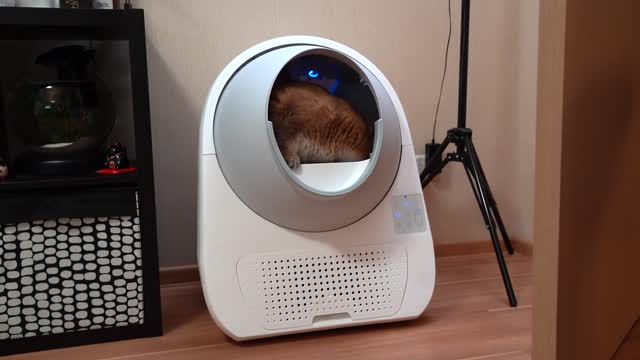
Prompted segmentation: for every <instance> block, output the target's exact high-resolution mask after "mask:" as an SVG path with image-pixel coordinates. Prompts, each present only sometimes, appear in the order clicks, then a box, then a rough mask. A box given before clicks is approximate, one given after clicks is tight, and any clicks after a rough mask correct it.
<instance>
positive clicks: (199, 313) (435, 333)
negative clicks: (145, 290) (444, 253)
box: [6, 254, 532, 360]
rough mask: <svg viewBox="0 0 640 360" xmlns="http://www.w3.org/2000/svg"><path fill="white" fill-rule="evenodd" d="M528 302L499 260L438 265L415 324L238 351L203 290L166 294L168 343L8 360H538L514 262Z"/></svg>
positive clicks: (528, 281)
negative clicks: (509, 286)
mask: <svg viewBox="0 0 640 360" xmlns="http://www.w3.org/2000/svg"><path fill="white" fill-rule="evenodd" d="M508 260H509V266H510V271H511V275H512V279H513V282H514V285H515V288H516V292H517V295H518V297H519V300H520V306H519V307H518V308H517V309H512V308H509V306H508V304H507V301H506V297H505V293H504V289H503V286H502V280H501V279H500V274H499V272H498V270H497V264H496V261H495V256H494V255H492V254H481V255H465V256H452V257H443V258H439V259H438V260H437V271H438V274H437V285H436V290H435V294H434V297H433V300H432V302H431V304H430V305H429V307H428V308H427V311H426V312H425V313H424V314H423V316H422V317H420V318H419V319H417V320H415V321H411V322H404V323H396V324H386V325H375V326H367V327H360V328H351V329H342V330H334V331H326V332H320V333H313V334H304V335H293V336H286V337H280V338H276V339H269V340H260V341H253V342H249V343H246V344H238V343H235V342H233V341H232V340H231V339H229V338H227V337H225V336H224V335H223V334H222V332H220V330H218V329H217V328H216V326H215V325H214V324H213V322H212V320H211V318H210V317H209V314H208V313H207V311H206V309H205V304H204V300H203V299H202V292H201V289H200V286H199V285H198V284H184V285H176V286H169V287H165V288H164V289H163V290H162V300H163V310H164V311H163V314H164V319H163V321H164V325H165V336H163V337H159V338H151V339H140V340H133V341H123V342H116V343H109V344H100V345H90V346H84V347H78V348H70V349H62V350H54V351H48V352H41V353H34V354H23V355H17V356H13V357H7V358H6V359H7V360H9V359H11V360H13V359H47V360H70V359H83V360H89V359H141V360H147V359H148V360H151V359H154V360H164V359H171V360H180V359H189V360H191V359H225V360H226V359H278V360H280V359H331V360H338V359H355V358H358V359H360V358H362V359H367V360H375V359H466V360H507V359H512V360H524V359H530V358H531V355H530V347H531V301H532V275H531V261H530V258H528V257H524V256H522V255H514V256H511V257H509V259H508Z"/></svg>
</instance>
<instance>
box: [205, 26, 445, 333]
mask: <svg viewBox="0 0 640 360" xmlns="http://www.w3.org/2000/svg"><path fill="white" fill-rule="evenodd" d="M305 56H309V57H307V58H305ZM313 56H320V59H322V57H327V58H331V60H327V61H337V62H338V63H342V64H346V66H348V67H350V68H351V69H353V70H354V71H355V72H357V73H358V74H360V75H361V76H362V80H361V83H362V84H364V86H365V87H366V88H367V89H370V90H371V94H373V96H374V97H375V104H376V106H377V111H378V112H377V113H376V116H378V115H379V117H380V119H379V121H375V138H374V139H375V141H374V143H375V145H374V150H373V153H372V154H371V157H370V159H368V160H365V161H361V162H352V163H327V164H303V165H301V167H300V168H299V169H297V170H295V171H292V170H290V169H289V168H288V167H287V166H286V163H285V162H284V160H283V158H282V155H281V154H280V152H279V151H278V149H277V145H275V140H274V137H273V129H272V127H271V123H270V122H269V121H268V111H267V109H268V99H269V95H270V91H271V88H272V87H273V84H274V82H275V81H276V77H278V74H279V73H280V72H281V71H282V69H283V68H284V67H285V66H286V65H287V64H289V63H291V62H292V61H293V60H295V59H302V58H304V59H312V58H313ZM305 61H306V60H305ZM305 71H306V70H305ZM316 74H317V72H315V70H309V75H316ZM316 76H317V75H316ZM198 192H199V204H198V263H199V269H200V276H201V281H202V286H203V291H204V296H205V299H206V302H207V306H208V309H209V311H210V313H211V316H212V317H213V319H214V320H215V322H216V323H217V325H218V326H219V327H220V328H221V329H222V330H223V331H224V332H225V333H226V334H227V335H229V336H230V337H232V338H233V339H236V340H247V339H254V338H261V337H268V336H275V335H282V334H290V333H298V332H306V331H314V330H321V329H329V328H337V327H346V326H356V325H365V324H373V323H381V322H391V321H400V320H408V319H414V318H416V317H418V316H420V314H422V312H423V311H424V310H425V308H426V306H427V304H428V303H429V301H430V299H431V296H432V293H433V288H434V282H435V258H434V253H433V241H432V238H431V231H430V227H429V222H428V218H427V213H426V209H425V204H424V200H423V197H422V188H421V186H420V183H419V176H418V171H417V168H416V160H415V155H414V151H413V145H412V142H411V136H410V133H409V127H408V124H407V120H406V117H405V114H404V112H403V109H402V106H401V104H400V101H399V99H398V97H397V95H396V93H395V92H394V90H393V89H392V87H391V85H390V84H389V82H388V81H387V79H386V78H385V77H384V75H383V74H382V73H381V72H380V71H379V70H378V69H377V68H376V67H375V66H374V65H373V64H372V63H371V62H369V61H368V60H367V59H366V58H365V57H364V56H362V55H360V54H359V53H357V52H356V51H354V50H352V49H350V48H348V47H346V46H344V45H341V44H339V43H336V42H334V41H330V40H327V39H322V38H317V37H308V36H294V37H282V38H277V39H273V40H269V41H266V42H264V43H261V44H258V45H256V46H254V47H252V48H250V49H248V50H247V51H245V52H243V53H242V54H240V55H239V56H238V57H237V58H235V59H234V60H233V61H232V62H231V63H230V64H229V65H228V66H227V67H226V68H225V69H224V70H223V71H222V72H221V74H220V75H219V77H218V78H217V80H216V81H215V82H214V84H213V86H212V88H211V91H210V93H209V97H208V99H207V103H206V105H205V108H204V112H203V118H202V126H201V130H200V159H199V188H198Z"/></svg>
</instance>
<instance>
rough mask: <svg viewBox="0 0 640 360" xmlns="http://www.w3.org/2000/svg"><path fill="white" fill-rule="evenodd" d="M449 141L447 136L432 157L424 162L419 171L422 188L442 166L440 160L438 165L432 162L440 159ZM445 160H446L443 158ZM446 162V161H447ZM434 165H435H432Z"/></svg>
mask: <svg viewBox="0 0 640 360" xmlns="http://www.w3.org/2000/svg"><path fill="white" fill-rule="evenodd" d="M450 143H451V139H450V138H449V136H447V137H446V138H445V139H444V141H443V142H442V144H441V145H440V147H439V148H438V150H437V151H436V153H435V154H433V156H432V157H430V158H429V159H427V162H426V163H425V166H424V169H423V170H422V172H421V173H420V183H421V184H422V188H423V189H424V188H425V187H426V186H427V185H428V184H429V183H430V182H431V180H433V179H434V178H435V177H436V175H438V173H439V172H440V171H441V170H442V168H444V165H445V164H443V163H444V162H443V161H441V162H440V164H438V166H435V165H434V163H435V162H436V160H437V159H442V154H443V153H444V151H445V150H446V149H447V146H449V144H450ZM445 161H446V160H445ZM447 162H448V161H447ZM434 166H435V167H434Z"/></svg>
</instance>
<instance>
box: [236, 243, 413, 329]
mask: <svg viewBox="0 0 640 360" xmlns="http://www.w3.org/2000/svg"><path fill="white" fill-rule="evenodd" d="M238 277H239V279H240V284H241V288H242V292H243V294H244V296H245V298H246V299H247V300H248V301H249V302H250V304H251V307H252V308H254V309H258V311H259V312H261V313H262V323H263V327H264V328H265V329H273V330H275V329H284V328H292V327H303V326H309V325H312V324H313V323H314V322H319V321H324V320H331V319H344V318H347V319H348V318H351V319H352V320H363V319H370V318H376V317H384V316H391V315H393V314H395V313H396V312H397V311H398V310H399V309H400V305H401V304H402V298H403V295H404V290H405V286H406V281H407V256H406V251H405V249H404V247H402V246H370V247H358V248H349V249H342V250H340V249H335V250H333V251H325V252H315V251H314V252H297V253H287V254H278V255H249V256H247V257H244V258H242V259H241V260H240V262H239V263H238ZM332 315H333V316H332Z"/></svg>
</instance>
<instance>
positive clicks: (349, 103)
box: [268, 50, 382, 196]
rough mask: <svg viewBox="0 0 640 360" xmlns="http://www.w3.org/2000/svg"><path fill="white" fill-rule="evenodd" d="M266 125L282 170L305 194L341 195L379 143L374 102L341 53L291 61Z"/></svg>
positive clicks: (363, 175)
mask: <svg viewBox="0 0 640 360" xmlns="http://www.w3.org/2000/svg"><path fill="white" fill-rule="evenodd" d="M268 120H269V121H268V126H269V138H270V141H271V146H272V148H273V151H274V154H275V156H276V158H277V159H278V160H279V161H278V163H279V165H280V167H281V170H283V171H284V172H285V173H286V174H287V175H288V176H289V178H290V179H291V180H293V181H294V182H295V183H296V184H298V185H299V186H301V187H302V188H304V189H305V190H307V191H311V192H313V193H316V194H319V195H324V196H331V195H334V196H335V195H342V194H345V193H347V192H350V191H352V190H353V189H355V188H357V187H358V186H360V185H361V184H362V183H363V182H364V181H366V179H367V178H368V176H369V175H370V174H371V172H372V171H373V168H374V167H375V164H376V161H377V159H378V156H379V153H380V147H381V143H382V126H380V125H381V122H380V111H379V108H378V104H377V101H376V97H375V95H374V92H373V91H372V89H371V87H370V84H369V80H368V79H367V77H366V75H365V74H363V73H362V72H361V70H360V69H359V67H358V66H357V65H356V64H355V63H353V62H352V61H351V60H350V59H349V58H347V57H345V56H343V55H341V54H338V53H336V52H330V51H324V50H311V51H308V52H304V53H302V54H300V55H298V56H296V57H295V58H293V59H292V60H290V61H289V62H288V63H287V64H286V65H285V66H284V67H283V68H282V70H281V71H280V73H279V74H278V76H277V78H276V80H275V81H274V84H273V87H272V89H271V93H270V99H269V109H268Z"/></svg>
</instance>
